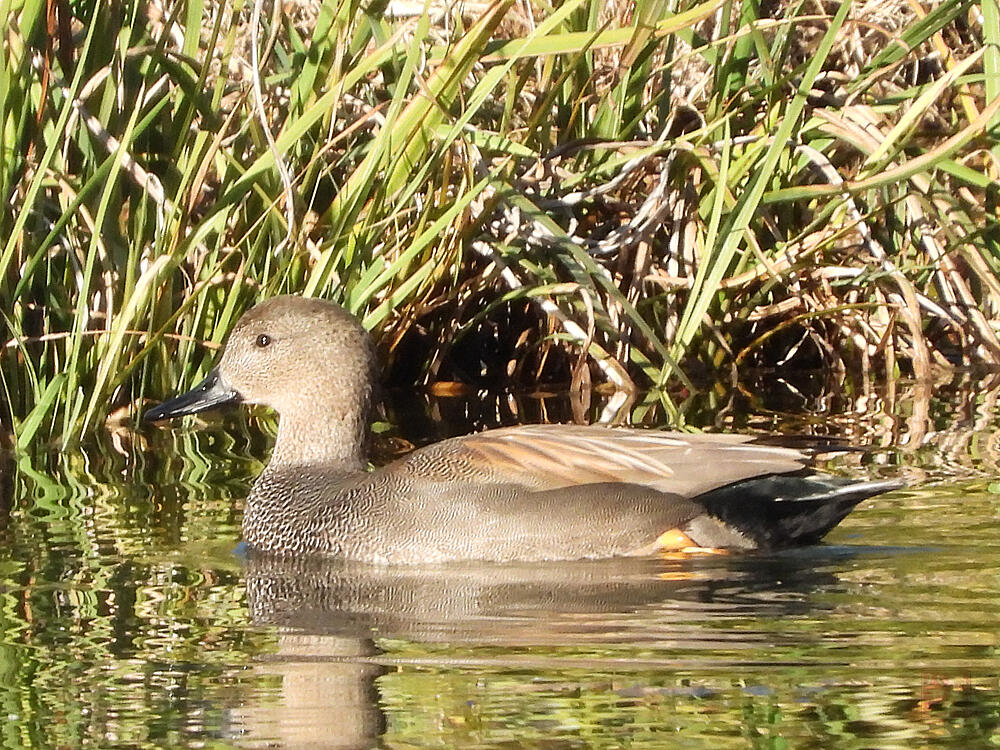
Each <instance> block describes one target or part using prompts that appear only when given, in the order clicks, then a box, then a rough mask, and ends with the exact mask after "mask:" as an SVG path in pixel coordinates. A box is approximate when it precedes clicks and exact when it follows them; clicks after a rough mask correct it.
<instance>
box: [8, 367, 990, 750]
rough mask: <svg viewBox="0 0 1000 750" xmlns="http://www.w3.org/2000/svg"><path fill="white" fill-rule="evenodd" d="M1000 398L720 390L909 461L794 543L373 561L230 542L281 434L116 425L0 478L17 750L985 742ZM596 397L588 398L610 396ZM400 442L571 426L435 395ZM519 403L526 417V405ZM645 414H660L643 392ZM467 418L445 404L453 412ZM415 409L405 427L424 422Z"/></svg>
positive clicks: (804, 429)
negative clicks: (868, 496)
mask: <svg viewBox="0 0 1000 750" xmlns="http://www.w3.org/2000/svg"><path fill="white" fill-rule="evenodd" d="M996 398H997V392H996V391H995V390H993V389H992V388H991V387H990V384H989V383H985V382H984V381H982V380H975V379H972V378H969V377H966V378H959V379H957V380H955V381H952V382H948V383H942V384H935V385H934V386H933V387H930V386H928V385H926V384H925V385H920V386H917V385H906V384H895V385H894V388H893V390H892V391H891V392H888V393H887V392H885V391H881V392H877V393H865V394H860V395H855V396H850V395H849V394H845V393H837V394H833V395H830V394H825V395H824V394H820V395H819V396H816V397H809V396H804V395H802V392H801V389H798V390H794V391H789V392H788V393H784V394H781V393H778V394H777V395H775V394H774V393H772V394H771V395H770V396H769V397H768V398H767V399H759V398H756V397H753V398H751V397H749V396H746V395H740V394H736V395H735V396H734V395H731V394H730V395H727V396H725V397H724V398H723V399H722V401H723V402H722V403H720V400H719V399H718V398H715V397H707V400H706V401H705V402H702V403H692V404H690V405H689V406H688V408H687V410H686V411H685V412H684V413H682V414H680V415H678V414H674V415H673V416H672V418H671V419H672V420H673V421H674V423H676V422H677V421H679V420H683V421H685V422H687V423H689V424H690V423H694V424H696V425H699V426H707V427H710V428H712V429H718V428H720V427H721V428H739V429H764V430H768V431H773V430H783V431H786V432H795V433H802V434H833V435H843V436H846V437H847V438H848V439H849V440H851V441H852V442H855V443H865V444H868V445H872V446H874V447H875V450H872V451H869V452H865V453H852V454H848V455H845V456H843V457H842V458H841V459H840V460H839V461H837V462H836V464H835V466H834V467H833V468H834V469H836V470H838V471H841V472H842V473H847V474H852V475H857V476H877V477H890V476H904V477H906V478H907V479H908V480H909V481H910V482H911V486H910V488H908V489H907V490H903V491H898V492H894V493H891V494H890V495H886V496H884V497H882V498H878V499H876V500H873V501H869V502H866V503H865V504H863V505H862V506H861V507H860V508H859V509H858V511H856V512H855V513H854V514H853V515H851V516H850V517H849V518H848V520H847V521H846V522H845V523H844V524H843V525H842V526H841V527H839V528H838V529H837V530H835V531H834V533H832V534H831V535H830V537H829V538H828V543H827V544H825V545H821V546H818V547H813V548H808V549H804V550H796V551H791V552H787V553H784V554H779V555H744V556H705V557H699V558H693V559H643V560H628V561H621V560H612V561H599V562H580V563H560V564H546V565H480V564H477V565H457V566H456V565H452V566H436V567H425V568H417V567H413V568H402V569H393V568H378V567H367V566H361V565H351V564H343V563H341V564H336V563H329V564H322V565H320V564H311V565H310V564H303V563H299V564H293V563H283V564H279V563H275V562H273V561H272V562H265V561H260V560H253V559H250V560H247V559H244V558H241V557H240V556H238V555H236V554H234V552H233V550H234V547H235V546H236V544H237V542H238V540H239V518H240V512H241V507H240V506H241V501H242V498H243V497H244V496H245V494H246V492H247V489H248V487H249V485H250V482H251V481H252V479H253V477H254V476H256V474H257V473H258V472H259V471H260V468H261V467H262V465H263V464H262V461H263V460H264V458H265V457H266V455H267V450H268V444H269V438H268V436H267V432H268V429H267V426H266V425H265V429H263V430H262V429H260V428H259V424H258V421H257V419H255V418H251V419H249V420H245V419H241V418H221V419H217V420H212V421H211V422H209V423H208V424H202V425H201V426H200V427H197V426H195V425H185V426H183V427H182V426H180V425H176V426H175V427H176V428H175V429H174V430H162V429H150V430H143V431H142V432H140V433H134V432H131V431H129V430H127V429H126V430H118V431H114V432H109V433H108V434H107V435H106V436H104V437H102V438H101V439H100V440H98V441H95V442H94V443H92V444H89V445H86V446H84V447H83V448H81V449H74V450H71V451H65V452H60V451H54V450H47V449H44V447H41V446H40V447H39V448H38V449H37V450H35V451H33V452H31V453H30V454H25V455H19V456H15V457H13V458H10V459H9V460H8V461H7V462H5V463H4V464H3V468H2V473H0V480H2V481H0V488H2V490H3V493H2V494H3V503H4V507H5V508H6V507H7V506H9V507H10V510H9V512H6V513H4V514H3V515H2V525H3V528H2V532H0V533H2V537H3V546H2V548H0V626H2V633H0V700H2V702H3V705H2V706H0V711H3V712H4V713H5V714H6V717H7V720H6V721H5V722H4V723H3V732H2V734H0V737H2V740H0V743H2V746H3V747H11V748H13V747H67V748H76V747H95V748H118V747H121V748H126V747H127V748H133V747H289V748H298V747H313V748H316V747H335V748H354V747H357V748H362V747H376V746H384V747H474V748H475V747H481V748H516V747H530V748H578V747H587V748H589V747H607V748H617V747H650V748H662V747H683V748H706V749H707V748H712V749H715V748H730V747H731V748H798V747H801V748H815V747H823V748H871V747H877V748H895V747H906V748H913V747H930V746H934V747H955V748H970V747H984V746H989V745H992V744H996V743H997V742H998V741H1000V670H998V667H1000V656H998V654H997V646H998V641H1000V632H998V631H1000V626H998V623H1000V576H998V570H1000V568H998V562H1000V544H998V530H997V525H996V517H997V512H998V506H1000V494H998V492H1000V485H998V484H996V483H997V482H998V481H1000V472H998V465H1000V461H998V459H997V456H998V451H997V439H996V437H995V430H996V428H997V423H998V414H997V411H996V408H995V402H996ZM602 408H603V404H602V402H601V400H600V399H599V398H597V397H595V399H594V402H593V403H592V404H591V413H592V414H593V413H598V412H600V410H601V409H602ZM417 411H419V416H415V411H414V407H413V405H412V404H411V405H410V406H409V407H408V408H407V410H405V411H403V410H400V409H396V410H390V416H391V417H392V418H393V420H394V421H396V422H397V423H398V425H400V426H397V427H396V429H395V438H394V441H391V442H390V441H388V440H383V444H384V445H385V446H389V449H387V452H388V450H390V449H391V446H393V445H398V444H400V443H405V442H410V443H421V442H427V441H428V440H432V439H438V438H439V437H442V436H444V435H445V434H451V433H454V432H462V431H465V430H468V429H471V428H474V427H477V426H482V425H484V424H492V423H499V422H509V421H512V420H514V419H518V418H521V419H524V418H527V419H534V420H537V419H540V418H543V417H545V416H548V417H557V418H561V419H566V418H571V417H572V409H571V408H570V407H568V406H566V405H565V404H559V403H556V404H554V405H552V404H547V403H546V402H543V401H539V400H531V399H528V400H526V401H524V402H518V401H517V400H511V399H507V400H501V401H500V402H491V403H487V404H485V405H484V404H483V403H481V402H475V403H464V404H463V403H458V402H454V401H443V402H437V403H435V404H432V405H431V408H429V409H426V410H417ZM515 412H516V413H515ZM629 413H630V414H631V415H632V416H633V417H637V415H638V417H643V416H644V417H645V418H646V419H647V420H652V421H656V420H659V421H660V422H662V423H665V422H666V421H667V419H668V418H667V417H664V416H662V413H661V414H659V415H658V414H657V410H655V409H653V410H649V409H645V408H644V407H643V406H642V405H641V404H639V405H633V406H632V407H631V409H630V411H629ZM442 416H447V417H449V418H448V419H443V418H441V417H442ZM405 426H408V427H405Z"/></svg>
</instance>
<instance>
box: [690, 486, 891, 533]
mask: <svg viewBox="0 0 1000 750" xmlns="http://www.w3.org/2000/svg"><path fill="white" fill-rule="evenodd" d="M902 486H903V482H901V481H899V480H895V479H888V480H879V481H872V482H857V481H854V480H851V479H845V478H843V477H835V476H830V475H826V474H806V473H804V472H799V473H796V474H775V475H770V476H765V477H757V478H755V479H746V480H743V481H740V482H735V483H734V484H730V485H726V486H725V487H720V488H718V489H715V490H712V491H711V492H706V493H705V494H704V495H700V496H699V497H697V498H695V502H697V503H699V504H700V505H702V506H703V507H704V508H705V510H706V511H708V514H709V515H711V516H713V517H715V518H717V519H719V520H720V521H722V522H723V524H725V525H726V526H728V527H730V528H731V529H734V530H736V531H738V532H739V533H740V534H742V535H743V536H745V537H747V538H748V539H750V540H752V542H753V546H755V547H756V548H758V549H776V548H780V547H795V546H798V545H802V544H815V543H816V542H818V541H819V540H820V539H822V538H823V537H824V536H826V534H827V532H829V531H830V530H831V529H832V528H833V527H834V526H836V525H837V524H838V523H840V522H841V521H842V520H844V518H845V517H846V516H847V514H848V513H850V512H851V511H852V510H853V509H854V506H856V505H857V504H858V503H860V502H861V501H862V500H864V499H865V498H868V497H872V496H873V495H880V494H882V493H883V492H888V491H889V490H895V489H899V488H900V487H902ZM706 546H712V545H711V544H708V545H706Z"/></svg>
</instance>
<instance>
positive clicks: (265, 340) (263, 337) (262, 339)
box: [254, 333, 271, 349]
mask: <svg viewBox="0 0 1000 750" xmlns="http://www.w3.org/2000/svg"><path fill="white" fill-rule="evenodd" d="M254 343H255V344H257V347H258V348H260V349H263V348H264V347H265V346H268V345H270V343H271V337H270V336H268V335H267V334H266V333H262V334H260V336H258V337H257V340H256V341H255V342H254Z"/></svg>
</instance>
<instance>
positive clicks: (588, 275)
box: [0, 0, 1000, 446]
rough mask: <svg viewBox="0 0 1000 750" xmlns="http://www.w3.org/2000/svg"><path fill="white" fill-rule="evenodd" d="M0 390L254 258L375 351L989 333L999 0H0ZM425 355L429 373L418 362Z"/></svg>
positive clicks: (141, 387) (817, 357)
mask: <svg viewBox="0 0 1000 750" xmlns="http://www.w3.org/2000/svg"><path fill="white" fill-rule="evenodd" d="M0 18H2V19H4V21H3V22H4V24H5V26H4V33H3V51H2V54H0V133H2V140H0V188H2V191H3V197H4V200H3V204H2V208H0V244H2V250H0V273H2V283H0V312H2V316H3V317H2V329H3V344H4V348H3V353H2V355H0V380H2V385H3V396H2V398H3V408H2V409H0V419H2V420H3V421H4V423H5V426H6V427H7V431H8V432H10V433H11V434H13V435H14V436H15V440H16V442H17V444H19V445H21V446H26V445H27V444H28V443H29V442H32V441H36V440H41V439H44V440H45V441H47V442H48V441H52V440H55V441H58V442H59V443H61V444H64V445H65V444H67V443H70V442H72V441H74V440H77V439H78V438H79V437H80V436H82V435H84V434H86V433H87V432H89V431H92V430H94V429H96V428H100V426H101V425H102V424H104V422H105V420H106V419H107V417H108V415H109V414H112V415H116V414H117V415H118V417H121V416H122V415H124V416H125V417H126V418H128V416H129V415H130V414H131V412H130V411H129V410H130V409H131V408H132V405H134V404H137V403H142V402H143V401H144V400H146V399H150V398H157V397H161V396H163V395H164V394H166V393H168V392H170V391H171V390H172V389H174V388H175V387H176V386H177V384H178V383H184V382H194V380H195V379H196V378H197V377H199V376H200V375H203V374H204V372H206V371H207V368H208V367H209V365H210V364H211V362H212V360H213V358H214V357H215V356H216V350H217V348H218V346H219V344H220V343H221V341H222V339H223V338H224V337H225V335H226V334H227V332H228V331H229V329H230V328H231V327H232V325H233V323H234V322H235V321H236V319H237V318H238V317H239V315H240V314H241V313H242V312H243V311H244V310H245V309H247V308H248V307H249V306H250V305H251V304H252V303H253V302H254V301H256V300H259V299H262V298H265V297H268V296H272V295H275V294H278V293H302V294H307V295H319V296H323V297H327V298H330V299H334V300H337V301H339V302H341V303H342V304H343V305H344V306H345V307H347V308H348V309H349V310H350V311H351V312H353V313H356V314H358V315H359V316H360V317H361V318H362V319H363V322H364V325H365V326H366V327H367V328H369V329H371V330H372V331H373V332H374V334H375V336H376V339H377V340H378V341H379V345H380V348H381V350H382V351H381V354H382V356H383V358H384V361H385V363H386V372H387V373H388V378H389V379H390V381H391V382H395V383H404V384H407V385H408V386H415V385H427V386H430V387H438V388H441V389H444V388H446V387H447V386H446V385H444V384H447V383H455V382H459V383H466V384H470V385H471V386H473V387H484V386H491V387H510V388H523V387H532V386H536V385H538V384H559V385H560V386H561V387H566V386H573V387H577V388H580V389H586V388H589V387H591V386H592V385H595V384H604V383H607V384H610V386H611V387H614V388H619V389H626V390H627V389H642V390H646V389H654V390H657V391H658V393H660V394H661V400H662V403H663V404H664V406H666V407H667V408H668V409H669V408H670V404H671V403H672V402H673V400H674V399H675V398H677V396H678V394H683V393H684V390H685V389H687V390H688V391H690V390H691V389H692V379H694V380H699V379H702V378H704V377H706V376H708V377H723V378H726V379H731V378H733V377H739V376H740V373H742V372H744V371H748V370H751V369H756V370H759V369H761V368H780V367H795V368H797V369H815V368H819V369H825V370H828V371H832V372H834V373H839V374H842V375H843V376H844V377H847V378H851V379H857V380H878V379H882V378H886V377H888V378H892V377H897V376H898V375H900V374H903V375H910V376H914V377H917V378H926V377H929V376H930V374H931V373H932V372H933V371H935V370H938V369H940V368H952V367H956V366H963V367H969V366H976V367H978V366H981V367H987V368H988V367H997V366H998V365H1000V329H998V325H1000V232H998V219H1000V212H998V208H997V204H998V196H1000V191H998V182H997V180H998V176H1000V128H998V124H1000V111H998V110H1000V44H998V42H1000V3H998V0H977V1H975V2H973V1H972V0H944V1H943V2H940V3H936V4H931V3H921V2H918V1H917V0H888V1H886V2H880V3H862V2H849V1H848V2H823V1H822V0H821V1H817V2H810V3H798V2H784V1H783V2H777V3H775V2H764V3H753V2H744V3H742V4H741V3H739V2H735V1H734V0H684V2H680V3H676V2H675V3H667V2H662V1H660V0H636V1H635V2H634V3H617V2H610V3H606V2H599V1H598V0H566V1H565V2H561V3H557V4H556V5H555V6H547V5H543V4H542V5H533V4H529V3H527V2H514V0H498V1H497V2H495V3H493V4H489V5H487V4H475V3H470V4H464V5H457V4H455V5H443V4H438V3H429V4H427V5H421V4H412V7H411V4H404V3H396V2H392V3H389V4H385V3H378V2H376V3H374V4H362V3H358V2H353V1H351V0H343V1H336V0H329V1H320V0H285V1H284V2H273V3H262V2H260V0H218V1H217V2H216V1H214V0H149V1H148V2H139V1H138V0H116V1H115V2H98V1H97V0H86V1H84V2H74V3H70V2H69V0H0ZM435 384H437V385H436V386H435Z"/></svg>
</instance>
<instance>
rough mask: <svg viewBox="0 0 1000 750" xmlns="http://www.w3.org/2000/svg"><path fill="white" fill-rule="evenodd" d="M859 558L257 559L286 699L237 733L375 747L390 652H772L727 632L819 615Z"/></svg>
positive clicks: (260, 614) (256, 577) (274, 672)
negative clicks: (387, 644) (612, 647)
mask: <svg viewBox="0 0 1000 750" xmlns="http://www.w3.org/2000/svg"><path fill="white" fill-rule="evenodd" d="M849 554H852V552H851V550H850V548H843V547H812V548H807V549H804V550H795V551H790V552H787V553H783V554H781V555H776V556H745V555H744V556H733V557H723V556H720V557H702V558H694V559H687V560H670V559H652V558H649V559H621V560H600V561H581V562H573V563H549V564H534V565H527V564H524V565H513V564H465V565H445V566H405V567H384V566H383V567H378V566H367V565H362V564H357V563H350V562H343V561H335V560H319V559H317V560H296V559H276V558H270V557H264V556H256V555H254V556H251V557H249V558H248V559H247V560H246V563H245V572H246V587H247V600H248V604H249V608H250V613H251V616H252V619H253V621H254V623H255V624H257V625H260V626H265V627H274V628H277V630H278V648H277V651H276V653H275V654H273V656H272V657H271V658H270V659H268V660H267V661H265V662H263V663H261V664H260V665H258V666H257V667H256V669H257V670H259V672H260V673H261V674H262V675H265V676H267V677H275V678H277V679H278V680H280V692H279V693H278V695H277V697H276V700H274V701H264V700H261V701H259V702H258V703H256V704H255V705H252V706H248V707H246V708H245V709H243V712H242V713H241V714H240V715H239V716H237V717H235V724H236V726H235V727H234V729H235V732H236V734H237V735H238V736H239V737H240V742H241V744H242V745H243V746H246V747H288V748H363V747H371V746H372V745H373V744H374V743H376V742H377V741H378V738H379V737H380V736H381V734H382V733H383V732H384V731H385V727H386V721H385V716H384V715H383V712H382V710H381V708H380V696H379V691H378V677H379V676H380V675H382V674H384V673H385V670H386V666H385V665H386V664H389V663H390V662H391V660H390V659H386V658H385V657H382V656H381V651H380V649H379V648H378V643H379V642H380V639H385V638H391V639H405V640H408V641H410V642H418V643H432V642H438V643H448V644H450V645H453V646H455V647H456V648H458V647H462V648H463V649H464V651H463V652H464V653H468V650H467V649H468V647H475V646H477V645H486V644H488V645H489V646H490V649H489V651H490V653H491V654H493V655H494V656H493V657H491V658H493V659H496V656H495V654H496V649H497V648H498V647H500V648H503V647H505V646H506V647H515V646H529V645H530V646H540V647H544V646H548V647H553V648H566V647H573V646H577V645H579V646H583V645H587V646H592V645H593V644H596V643H601V644H615V643H619V644H621V643H624V644H634V643H636V642H641V641H643V640H647V641H650V642H655V643H656V648H657V650H658V651H659V652H662V653H664V654H665V660H664V663H663V668H664V669H671V668H673V667H672V666H671V662H670V661H669V658H668V657H673V656H675V655H676V654H677V651H680V652H681V656H682V657H683V658H684V659H687V657H686V656H684V655H685V654H687V655H690V656H692V657H694V658H697V657H698V650H705V649H712V648H725V649H727V650H730V651H732V650H734V649H735V650H738V649H740V648H741V647H743V648H750V647H756V648H759V647H760V646H761V644H762V643H765V642H770V641H774V639H775V638H776V637H780V634H779V635H778V636H776V635H775V634H774V633H764V632H751V633H748V632H747V631H746V630H741V629H738V628H736V629H734V628H732V627H727V626H726V621H727V620H737V619H738V620H740V621H742V620H743V619H744V618H753V617H762V616H764V617H768V616H774V617H782V616H792V615H796V614H801V613H803V612H807V611H815V610H816V608H817V603H816V602H815V601H813V600H812V598H811V597H810V594H811V592H814V591H816V590H817V589H819V588H825V587H829V586H830V585H832V584H834V583H836V582H837V577H836V575H835V574H834V573H833V570H836V569H842V564H843V561H842V559H840V558H842V557H843V556H844V555H849ZM731 624H732V623H730V625H731ZM452 661H453V660H448V664H447V665H448V666H449V667H450V666H454V664H453V663H452ZM688 661H690V660H688ZM562 662H563V660H562V657H559V663H560V664H561V663H562ZM678 663H679V660H678ZM432 666H433V665H432ZM441 666H443V664H442V665H441ZM466 666H474V664H473V663H471V662H470V664H468V665H466ZM498 666H502V665H501V664H499V662H498ZM619 666H620V665H619ZM597 668H599V665H597ZM272 697H274V696H272Z"/></svg>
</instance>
